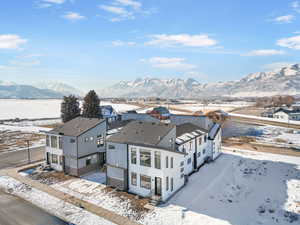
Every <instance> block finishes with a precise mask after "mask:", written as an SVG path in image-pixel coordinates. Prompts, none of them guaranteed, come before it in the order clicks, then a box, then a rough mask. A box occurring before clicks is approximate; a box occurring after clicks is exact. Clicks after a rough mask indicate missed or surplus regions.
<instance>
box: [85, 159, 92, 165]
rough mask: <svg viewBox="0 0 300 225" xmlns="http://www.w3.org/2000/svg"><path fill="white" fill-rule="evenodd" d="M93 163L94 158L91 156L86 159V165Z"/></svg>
mask: <svg viewBox="0 0 300 225" xmlns="http://www.w3.org/2000/svg"><path fill="white" fill-rule="evenodd" d="M91 164H92V159H91V158H88V159H86V161H85V165H86V166H89V165H91Z"/></svg>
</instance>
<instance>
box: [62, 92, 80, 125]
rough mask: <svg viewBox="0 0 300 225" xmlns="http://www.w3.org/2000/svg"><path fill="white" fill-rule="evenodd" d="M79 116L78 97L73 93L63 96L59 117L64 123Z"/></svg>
mask: <svg viewBox="0 0 300 225" xmlns="http://www.w3.org/2000/svg"><path fill="white" fill-rule="evenodd" d="M78 116H80V107H79V101H78V98H77V97H75V96H74V95H70V96H64V99H63V102H62V103H61V119H62V121H63V122H64V123H66V122H68V121H70V120H72V119H74V118H76V117H78Z"/></svg>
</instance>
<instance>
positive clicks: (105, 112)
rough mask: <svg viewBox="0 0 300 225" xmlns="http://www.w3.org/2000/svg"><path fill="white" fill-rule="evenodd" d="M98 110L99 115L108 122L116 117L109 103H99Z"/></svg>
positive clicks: (116, 114)
mask: <svg viewBox="0 0 300 225" xmlns="http://www.w3.org/2000/svg"><path fill="white" fill-rule="evenodd" d="M99 110H100V116H101V117H102V118H103V119H107V121H108V122H109V123H110V122H112V121H115V120H117V119H118V113H117V112H116V110H115V109H114V108H113V107H112V106H111V105H101V106H100V108H99Z"/></svg>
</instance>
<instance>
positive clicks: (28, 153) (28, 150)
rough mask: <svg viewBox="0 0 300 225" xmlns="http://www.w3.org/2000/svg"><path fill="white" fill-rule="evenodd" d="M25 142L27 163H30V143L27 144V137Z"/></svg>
mask: <svg viewBox="0 0 300 225" xmlns="http://www.w3.org/2000/svg"><path fill="white" fill-rule="evenodd" d="M26 142H27V157H28V163H30V162H31V159H30V145H29V142H30V140H29V139H27V140H26Z"/></svg>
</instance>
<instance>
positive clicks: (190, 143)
mask: <svg viewBox="0 0 300 225" xmlns="http://www.w3.org/2000/svg"><path fill="white" fill-rule="evenodd" d="M192 145H193V143H192V141H190V150H192Z"/></svg>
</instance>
